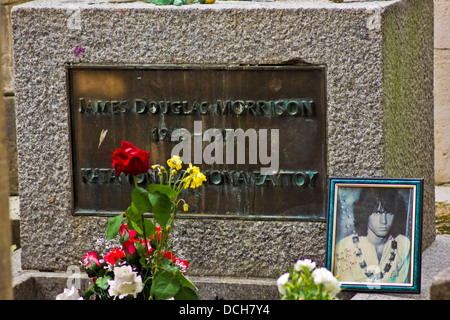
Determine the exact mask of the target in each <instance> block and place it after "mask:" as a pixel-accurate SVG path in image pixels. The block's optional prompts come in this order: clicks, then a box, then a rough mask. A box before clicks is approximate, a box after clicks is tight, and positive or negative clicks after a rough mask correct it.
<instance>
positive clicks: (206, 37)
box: [12, 0, 435, 278]
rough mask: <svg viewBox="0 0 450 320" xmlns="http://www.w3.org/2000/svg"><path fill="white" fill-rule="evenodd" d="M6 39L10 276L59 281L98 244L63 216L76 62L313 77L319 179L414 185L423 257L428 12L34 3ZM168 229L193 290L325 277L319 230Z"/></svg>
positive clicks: (94, 223)
mask: <svg viewBox="0 0 450 320" xmlns="http://www.w3.org/2000/svg"><path fill="white" fill-rule="evenodd" d="M12 29H13V39H14V68H15V90H16V108H17V109H16V110H17V139H18V164H19V184H20V204H21V210H20V212H21V245H22V267H23V269H38V270H65V269H66V268H67V266H68V265H70V264H77V261H78V260H80V258H81V257H82V255H83V254H84V253H85V252H86V251H87V250H91V249H92V248H93V244H94V241H95V239H96V238H97V237H100V236H104V235H105V229H106V220H107V219H106V218H103V217H81V216H72V213H71V201H72V195H71V170H70V144H69V127H68V105H67V92H66V73H65V66H66V64H68V63H81V62H82V63H95V64H169V63H170V64H173V63H186V64H187V63H191V64H244V65H245V64H250V65H258V64H283V63H286V62H289V61H292V60H295V61H303V62H304V63H307V64H317V65H325V66H326V100H327V120H326V130H327V170H328V174H329V176H348V177H424V178H425V200H424V236H423V243H424V247H426V246H428V245H429V244H430V243H431V242H432V241H433V240H434V237H435V231H434V172H433V166H434V161H433V151H434V150H433V145H434V144H433V96H432V94H433V83H432V81H433V2H432V0H399V1H374V2H361V3H332V2H328V1H324V0H320V1H295V2H284V1H283V2H271V3H268V2H232V1H224V2H221V1H218V2H216V3H215V4H214V5H200V4H192V5H185V6H180V7H175V6H155V5H153V4H148V3H144V2H133V3H122V4H120V3H115V4H108V3H95V2H94V1H92V3H89V2H81V1H44V0H37V1H33V2H30V3H27V4H23V5H20V6H17V7H15V8H14V9H13V11H12ZM78 45H80V46H83V47H84V48H85V49H86V52H85V53H84V55H82V56H81V57H77V56H76V55H75V54H74V48H75V47H76V46H78ZM99 196H101V195H99ZM274 210H276V208H274ZM177 227H178V228H177V230H176V234H175V235H174V236H175V237H176V238H177V239H176V243H175V245H176V248H178V249H179V250H182V252H181V254H182V255H183V256H184V257H185V258H187V259H188V260H189V261H190V275H193V276H197V275H198V276H229V277H240V278H242V277H249V278H250V277H258V278H274V277H276V276H278V270H286V268H287V266H288V265H292V263H294V262H295V261H296V260H297V259H298V258H311V259H314V260H316V261H317V262H318V263H319V264H324V263H325V261H324V260H325V251H326V224H325V221H323V222H292V221H290V222H281V221H254V220H220V219H216V220H214V219H205V220H200V219H185V220H179V221H178V224H177Z"/></svg>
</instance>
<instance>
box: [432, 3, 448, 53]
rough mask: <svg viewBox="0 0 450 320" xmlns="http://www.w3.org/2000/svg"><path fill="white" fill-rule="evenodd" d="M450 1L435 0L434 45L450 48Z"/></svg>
mask: <svg viewBox="0 0 450 320" xmlns="http://www.w3.org/2000/svg"><path fill="white" fill-rule="evenodd" d="M449 19H450V1H449V0H437V1H434V25H435V28H434V30H435V31H434V47H435V48H440V49H444V48H447V49H448V48H450V24H449V23H448V21H449Z"/></svg>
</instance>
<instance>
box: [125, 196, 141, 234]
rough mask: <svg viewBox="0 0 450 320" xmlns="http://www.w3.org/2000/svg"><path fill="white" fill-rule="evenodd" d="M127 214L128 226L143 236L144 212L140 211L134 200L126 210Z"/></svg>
mask: <svg viewBox="0 0 450 320" xmlns="http://www.w3.org/2000/svg"><path fill="white" fill-rule="evenodd" d="M125 214H126V221H127V225H128V228H129V229H130V230H135V231H136V232H137V233H138V235H139V236H142V235H143V229H142V213H140V212H139V210H138V209H137V208H136V206H135V205H134V203H133V202H132V203H131V205H130V206H129V207H128V209H127V211H125Z"/></svg>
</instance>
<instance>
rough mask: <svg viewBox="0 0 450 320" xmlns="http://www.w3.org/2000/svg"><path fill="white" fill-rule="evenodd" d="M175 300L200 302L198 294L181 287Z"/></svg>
mask: <svg viewBox="0 0 450 320" xmlns="http://www.w3.org/2000/svg"><path fill="white" fill-rule="evenodd" d="M175 300H199V298H198V296H197V293H195V291H194V290H192V289H191V288H187V287H181V288H180V291H178V293H177V294H176V295H175Z"/></svg>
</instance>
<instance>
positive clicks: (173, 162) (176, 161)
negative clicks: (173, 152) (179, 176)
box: [167, 156, 183, 170]
mask: <svg viewBox="0 0 450 320" xmlns="http://www.w3.org/2000/svg"><path fill="white" fill-rule="evenodd" d="M182 163H183V162H182V161H181V159H180V157H179V156H172V158H170V159H169V160H167V164H168V165H169V167H170V168H171V169H173V168H175V169H176V170H180V169H181V164H182Z"/></svg>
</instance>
